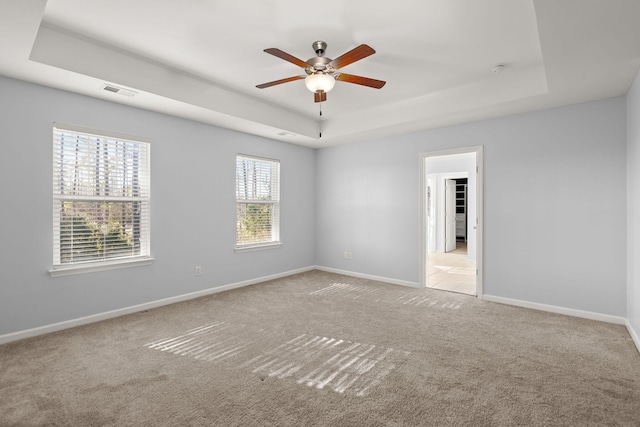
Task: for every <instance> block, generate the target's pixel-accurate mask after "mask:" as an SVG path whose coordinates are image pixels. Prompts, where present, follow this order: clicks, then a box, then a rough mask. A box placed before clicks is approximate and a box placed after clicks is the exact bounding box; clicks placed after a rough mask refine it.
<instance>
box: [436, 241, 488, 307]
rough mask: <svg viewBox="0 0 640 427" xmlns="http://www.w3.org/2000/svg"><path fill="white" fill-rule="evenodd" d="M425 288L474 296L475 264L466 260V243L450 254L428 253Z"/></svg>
mask: <svg viewBox="0 0 640 427" xmlns="http://www.w3.org/2000/svg"><path fill="white" fill-rule="evenodd" d="M427 287H428V288H432V289H441V290H445V291H451V292H458V293H462V294H467V295H475V294H476V263H475V262H473V261H469V260H468V258H467V243H466V242H457V243H456V249H455V250H454V251H451V252H429V255H428V257H427Z"/></svg>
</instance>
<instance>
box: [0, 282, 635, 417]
mask: <svg viewBox="0 0 640 427" xmlns="http://www.w3.org/2000/svg"><path fill="white" fill-rule="evenodd" d="M0 425H2V426H48V425H51V426H431V425H438V426H441V425H452V426H462V425H473V426H478V425H496V426H504V425H527V426H529V425H566V426H589V425H593V426H602V425H623V426H638V425H640V355H639V354H638V352H637V351H636V349H635V347H634V345H633V342H632V341H631V338H630V337H629V335H628V334H627V332H626V330H625V328H624V327H623V326H620V325H612V324H607V323H601V322H596V321H590V320H585V319H578V318H572V317H567V316H561V315H555V314H550V313H544V312H538V311H534V310H527V309H522V308H517V307H511V306H505V305H500V304H494V303H489V302H485V301H480V300H478V299H476V298H475V297H471V296H466V295H461V294H455V293H449V292H445V291H437V290H432V289H412V288H406V287H400V286H394V285H389V284H384V283H380V282H373V281H368V280H364V279H357V278H352V277H347V276H340V275H336V274H331V273H326V272H321V271H312V272H308V273H304V274H298V275H295V276H290V277H287V278H283V279H279V280H274V281H270V282H266V283H262V284H258V285H254V286H250V287H246V288H242V289H237V290H233V291H229V292H224V293H219V294H214V295H211V296H208V297H203V298H199V299H197V300H192V301H188V302H183V303H179V304H174V305H170V306H166V307H162V308H158V309H154V310H149V311H147V312H143V313H137V314H133V315H129V316H124V317H120V318H117V319H112V320H108V321H104V322H99V323H95V324H91V325H87V326H83V327H79V328H74V329H70V330H66V331H61V332H58V333H54V334H49V335H46V336H41V337H36V338H32V339H27V340H23V341H19V342H15V343H10V344H5V345H3V346H0Z"/></svg>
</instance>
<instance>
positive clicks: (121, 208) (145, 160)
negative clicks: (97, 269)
mask: <svg viewBox="0 0 640 427" xmlns="http://www.w3.org/2000/svg"><path fill="white" fill-rule="evenodd" d="M149 154H150V147H149V143H147V142H141V141H133V140H129V139H123V138H119V137H113V136H105V135H99V134H97V133H91V132H87V131H83V130H79V128H73V127H67V126H65V127H62V126H60V125H55V126H54V128H53V267H54V270H55V269H56V268H65V267H72V266H76V265H87V264H92V263H94V264H95V263H98V264H100V263H109V264H117V263H118V262H119V261H121V262H130V261H132V260H136V259H145V258H147V259H148V258H149V255H150V252H149V246H150V236H149V231H150V230H149V229H150V224H149V202H150V192H149V190H150V188H149V187H150V179H149V173H150V171H149V169H150V168H149V166H150V165H149V160H150V156H149Z"/></svg>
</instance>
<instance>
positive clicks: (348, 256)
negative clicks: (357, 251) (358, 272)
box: [344, 251, 353, 259]
mask: <svg viewBox="0 0 640 427" xmlns="http://www.w3.org/2000/svg"><path fill="white" fill-rule="evenodd" d="M344 259H353V253H352V252H351V251H344Z"/></svg>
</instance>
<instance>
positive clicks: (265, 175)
mask: <svg viewBox="0 0 640 427" xmlns="http://www.w3.org/2000/svg"><path fill="white" fill-rule="evenodd" d="M279 241H280V162H279V161H277V160H270V159H263V158H259V157H250V156H244V155H238V156H237V157H236V248H238V249H242V248H250V247H259V246H263V245H271V244H277V243H279Z"/></svg>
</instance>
